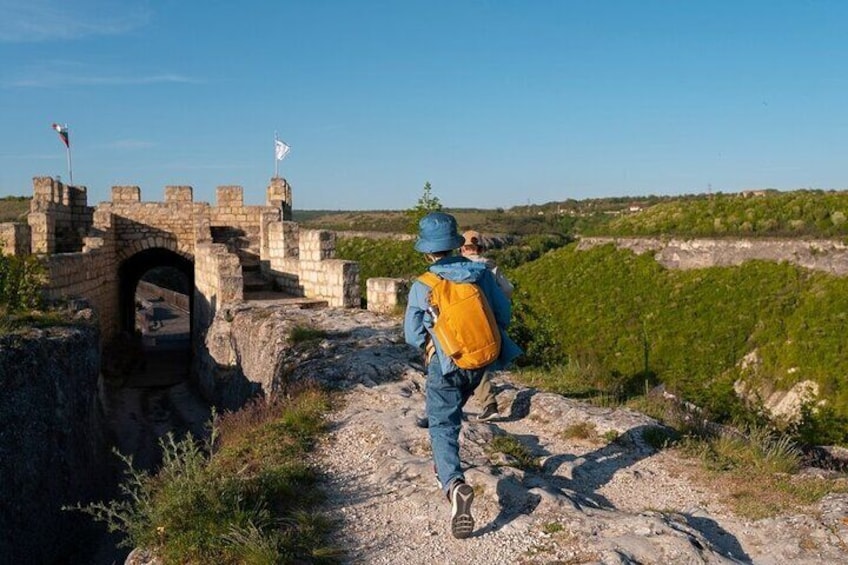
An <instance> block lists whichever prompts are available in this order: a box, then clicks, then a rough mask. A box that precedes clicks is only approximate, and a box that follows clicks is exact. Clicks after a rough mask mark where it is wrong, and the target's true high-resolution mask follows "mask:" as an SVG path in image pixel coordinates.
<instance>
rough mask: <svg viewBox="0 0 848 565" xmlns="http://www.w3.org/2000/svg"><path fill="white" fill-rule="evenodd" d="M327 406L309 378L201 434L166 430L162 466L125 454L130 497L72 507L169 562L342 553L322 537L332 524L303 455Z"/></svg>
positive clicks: (322, 558) (299, 558)
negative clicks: (321, 512) (139, 464)
mask: <svg viewBox="0 0 848 565" xmlns="http://www.w3.org/2000/svg"><path fill="white" fill-rule="evenodd" d="M326 408H327V400H326V397H325V396H324V395H323V394H322V393H321V392H319V391H317V390H315V389H309V388H306V389H304V390H301V391H300V392H298V393H297V394H293V395H291V397H290V399H288V400H286V401H283V400H280V399H274V400H272V401H270V402H268V403H266V402H265V400H261V399H260V400H258V401H255V402H253V403H251V404H249V405H248V406H246V407H245V408H244V409H242V410H241V411H239V412H236V413H234V414H231V415H224V416H222V417H220V418H217V419H216V421H215V422H214V424H213V432H212V435H211V437H210V439H209V440H208V441H207V442H205V443H203V444H201V443H199V442H197V441H196V440H195V439H194V438H192V437H191V436H188V437H186V438H184V439H181V440H177V439H176V438H174V437H173V436H172V435H169V436H167V437H166V438H165V439H163V440H162V442H161V447H162V451H163V463H162V467H161V468H160V469H159V471H158V473H156V474H155V475H148V474H147V473H145V472H142V471H139V470H137V469H135V468H134V467H133V466H132V461H131V460H130V459H129V458H126V457H122V459H123V460H124V461H125V463H126V464H127V472H126V478H125V480H124V481H123V482H122V483H121V485H120V486H121V490H122V492H123V493H124V494H125V497H124V498H123V499H121V500H113V501H110V502H107V503H96V504H91V505H88V506H84V507H79V506H78V507H76V509H77V510H81V511H82V512H85V513H87V514H89V515H91V516H92V517H93V518H94V519H95V520H97V521H101V522H104V523H105V524H106V525H107V527H108V528H109V530H110V531H113V532H114V531H119V532H122V533H123V534H124V535H125V538H124V540H123V541H122V545H123V546H125V547H126V546H130V547H146V548H151V549H155V551H156V553H157V555H158V556H159V557H161V558H162V559H163V560H164V561H165V562H166V563H223V564H230V563H232V564H236V563H279V562H286V563H289V562H310V563H321V562H329V561H331V560H332V558H333V556H334V555H335V554H336V553H335V551H334V550H332V549H331V548H328V547H326V546H325V535H326V532H327V528H328V524H326V522H324V521H323V520H322V519H321V518H320V517H318V516H316V515H314V514H312V513H311V508H312V507H313V506H314V504H315V503H316V501H318V500H319V495H318V493H317V490H316V489H315V486H314V483H315V476H314V473H313V471H312V470H311V469H310V468H309V467H308V466H307V465H306V464H305V462H304V459H305V457H304V456H305V454H306V452H307V451H308V450H309V449H310V448H311V445H312V442H313V441H314V438H315V436H316V435H317V434H318V433H320V431H321V430H322V429H323V423H322V422H323V420H322V418H321V414H322V413H323V412H324V411H325V410H326Z"/></svg>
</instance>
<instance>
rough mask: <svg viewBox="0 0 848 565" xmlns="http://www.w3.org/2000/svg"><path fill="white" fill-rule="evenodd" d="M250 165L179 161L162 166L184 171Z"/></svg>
mask: <svg viewBox="0 0 848 565" xmlns="http://www.w3.org/2000/svg"><path fill="white" fill-rule="evenodd" d="M251 166H252V165H248V164H246V163H231V164H221V163H216V164H204V163H196V164H188V163H181V162H173V163H168V164H166V165H164V166H163V167H162V168H164V169H180V170H186V171H207V170H208V171H224V170H227V169H247V168H250V167H251Z"/></svg>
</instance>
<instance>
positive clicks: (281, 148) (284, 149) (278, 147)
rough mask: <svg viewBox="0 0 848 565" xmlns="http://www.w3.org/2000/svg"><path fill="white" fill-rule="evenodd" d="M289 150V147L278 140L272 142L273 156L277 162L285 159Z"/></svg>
mask: <svg viewBox="0 0 848 565" xmlns="http://www.w3.org/2000/svg"><path fill="white" fill-rule="evenodd" d="M290 150H291V147H289V146H288V145H286V143H285V142H284V141H280V140H279V139H275V140H274V155H275V156H276V157H277V161H282V160H283V159H285V158H286V155H288V154H289V151H290Z"/></svg>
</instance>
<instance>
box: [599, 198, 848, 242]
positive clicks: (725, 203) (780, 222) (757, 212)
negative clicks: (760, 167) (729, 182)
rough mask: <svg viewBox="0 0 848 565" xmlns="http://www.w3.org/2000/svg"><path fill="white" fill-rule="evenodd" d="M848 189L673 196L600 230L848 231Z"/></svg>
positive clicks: (686, 233)
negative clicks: (690, 196)
mask: <svg viewBox="0 0 848 565" xmlns="http://www.w3.org/2000/svg"><path fill="white" fill-rule="evenodd" d="M846 216H848V191H832V190H831V191H824V190H794V191H790V192H777V191H767V192H766V193H765V194H764V195H762V196H754V197H745V196H742V195H740V194H714V195H700V197H694V198H686V199H684V198H680V199H672V200H670V201H667V202H661V203H658V204H656V205H654V206H650V207H648V208H646V209H645V210H642V211H641V212H639V213H637V214H626V215H621V216H618V217H616V218H615V219H614V220H612V221H611V222H610V223H609V224H607V225H604V226H602V227H599V228H598V229H596V230H595V232H596V234H597V235H618V236H656V235H663V236H668V235H677V236H683V237H726V236H736V237H757V236H760V237H762V236H771V237H774V236H782V237H799V236H815V237H844V236H846V235H848V221H846Z"/></svg>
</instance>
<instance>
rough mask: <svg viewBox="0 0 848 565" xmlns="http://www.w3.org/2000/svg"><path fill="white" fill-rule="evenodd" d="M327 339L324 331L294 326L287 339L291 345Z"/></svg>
mask: <svg viewBox="0 0 848 565" xmlns="http://www.w3.org/2000/svg"><path fill="white" fill-rule="evenodd" d="M326 337H327V332H325V331H324V330H319V329H317V328H310V327H306V326H295V327H294V328H292V331H291V335H290V336H289V339H290V340H291V342H292V344H297V343H304V342H307V341H316V340H319V339H324V338H326Z"/></svg>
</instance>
